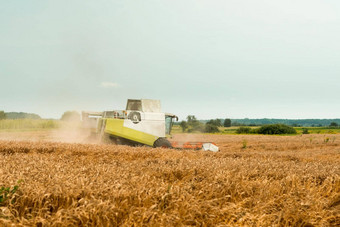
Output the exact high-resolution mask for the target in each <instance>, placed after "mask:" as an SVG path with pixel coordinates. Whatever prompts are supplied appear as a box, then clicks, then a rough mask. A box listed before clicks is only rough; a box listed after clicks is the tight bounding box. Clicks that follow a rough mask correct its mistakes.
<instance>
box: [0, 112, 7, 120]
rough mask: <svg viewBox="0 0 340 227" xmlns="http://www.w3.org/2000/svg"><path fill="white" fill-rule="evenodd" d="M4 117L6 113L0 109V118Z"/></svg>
mask: <svg viewBox="0 0 340 227" xmlns="http://www.w3.org/2000/svg"><path fill="white" fill-rule="evenodd" d="M2 119H6V114H5V112H4V111H0V120H2Z"/></svg>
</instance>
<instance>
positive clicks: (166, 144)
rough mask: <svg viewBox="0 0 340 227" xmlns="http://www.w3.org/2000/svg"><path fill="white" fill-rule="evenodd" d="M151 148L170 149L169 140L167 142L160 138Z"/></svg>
mask: <svg viewBox="0 0 340 227" xmlns="http://www.w3.org/2000/svg"><path fill="white" fill-rule="evenodd" d="M153 147H162V148H172V146H171V143H170V142H169V140H167V139H166V138H162V137H160V138H158V139H157V140H156V141H155V142H154V144H153Z"/></svg>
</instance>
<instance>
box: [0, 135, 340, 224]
mask: <svg viewBox="0 0 340 227" xmlns="http://www.w3.org/2000/svg"><path fill="white" fill-rule="evenodd" d="M176 137H177V138H176ZM185 137H188V138H185ZM190 137H191V136H190V135H177V136H175V138H174V139H177V140H178V139H181V138H183V139H184V140H187V139H192V140H207V141H213V142H216V143H217V144H218V145H219V146H220V149H221V151H220V152H218V153H212V152H202V151H192V150H188V151H181V150H171V149H153V148H148V147H127V146H116V145H95V144H75V143H72V144H70V143H56V142H30V141H0V187H1V186H6V187H9V186H11V187H13V186H14V185H16V184H18V183H17V182H18V180H22V182H21V183H19V189H18V191H16V192H15V193H14V194H13V195H11V197H10V198H9V199H8V200H6V201H5V202H3V203H2V204H1V205H0V225H7V226H10V225H12V224H14V225H37V226H65V225H71V226H74V225H77V226H78V225H86V226H122V225H123V226H131V225H134V226H146V225H160V226H183V225H198V226H235V225H236V226H313V225H315V226H336V225H340V164H339V163H340V136H338V135H328V137H329V139H328V141H327V142H326V140H325V138H326V137H327V135H307V136H252V135H251V136H228V135H214V136H212V135H198V136H196V137H195V138H190ZM333 137H334V138H333ZM244 140H246V141H247V146H246V148H245V147H244V146H242V143H243V141H244Z"/></svg>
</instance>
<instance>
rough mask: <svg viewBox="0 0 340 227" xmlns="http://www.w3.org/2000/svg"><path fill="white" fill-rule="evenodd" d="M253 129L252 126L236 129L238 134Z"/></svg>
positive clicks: (246, 132) (249, 131)
mask: <svg viewBox="0 0 340 227" xmlns="http://www.w3.org/2000/svg"><path fill="white" fill-rule="evenodd" d="M251 132H252V130H251V128H250V127H245V126H241V127H239V128H238V129H237V130H236V133H237V134H249V133H251Z"/></svg>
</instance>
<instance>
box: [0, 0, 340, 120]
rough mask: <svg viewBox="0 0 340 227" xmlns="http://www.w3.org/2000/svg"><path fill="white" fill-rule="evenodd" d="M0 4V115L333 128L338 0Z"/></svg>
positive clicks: (339, 63)
mask: <svg viewBox="0 0 340 227" xmlns="http://www.w3.org/2000/svg"><path fill="white" fill-rule="evenodd" d="M0 1H1V4H0V81H1V82H0V110H5V111H6V112H10V111H22V112H31V113H37V114H39V115H40V116H42V117H44V118H60V116H61V115H62V113H63V112H64V111H66V110H78V111H81V110H93V111H103V110H113V109H124V108H125V105H126V100H127V99H128V98H136V99H137V98H149V99H159V100H161V102H162V109H163V111H165V112H171V113H174V114H177V115H178V116H180V117H181V118H182V119H183V118H184V117H186V116H187V115H189V114H194V115H196V117H197V118H199V119H211V118H217V117H219V118H226V117H229V118H244V117H248V118H265V117H266V118H340V104H339V100H340V89H339V84H340V1H339V0H257V1H254V0H224V1H222V0H219V1H217V0H206V1H200V0H191V1H189V0H178V1H176V0H168V1H165V0H163V1H162V0H155V1H148V0H140V1H138V0H134V1H129V0H121V1H113V0H112V1H108V0H106V1H104V0H96V1H94V0H57V1H55V0H53V1H52V0H50V1H48V0H39V1H38V0H35V1H34V0H30V1H25V0H9V1H5V0H0ZM338 89H339V90H338Z"/></svg>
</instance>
